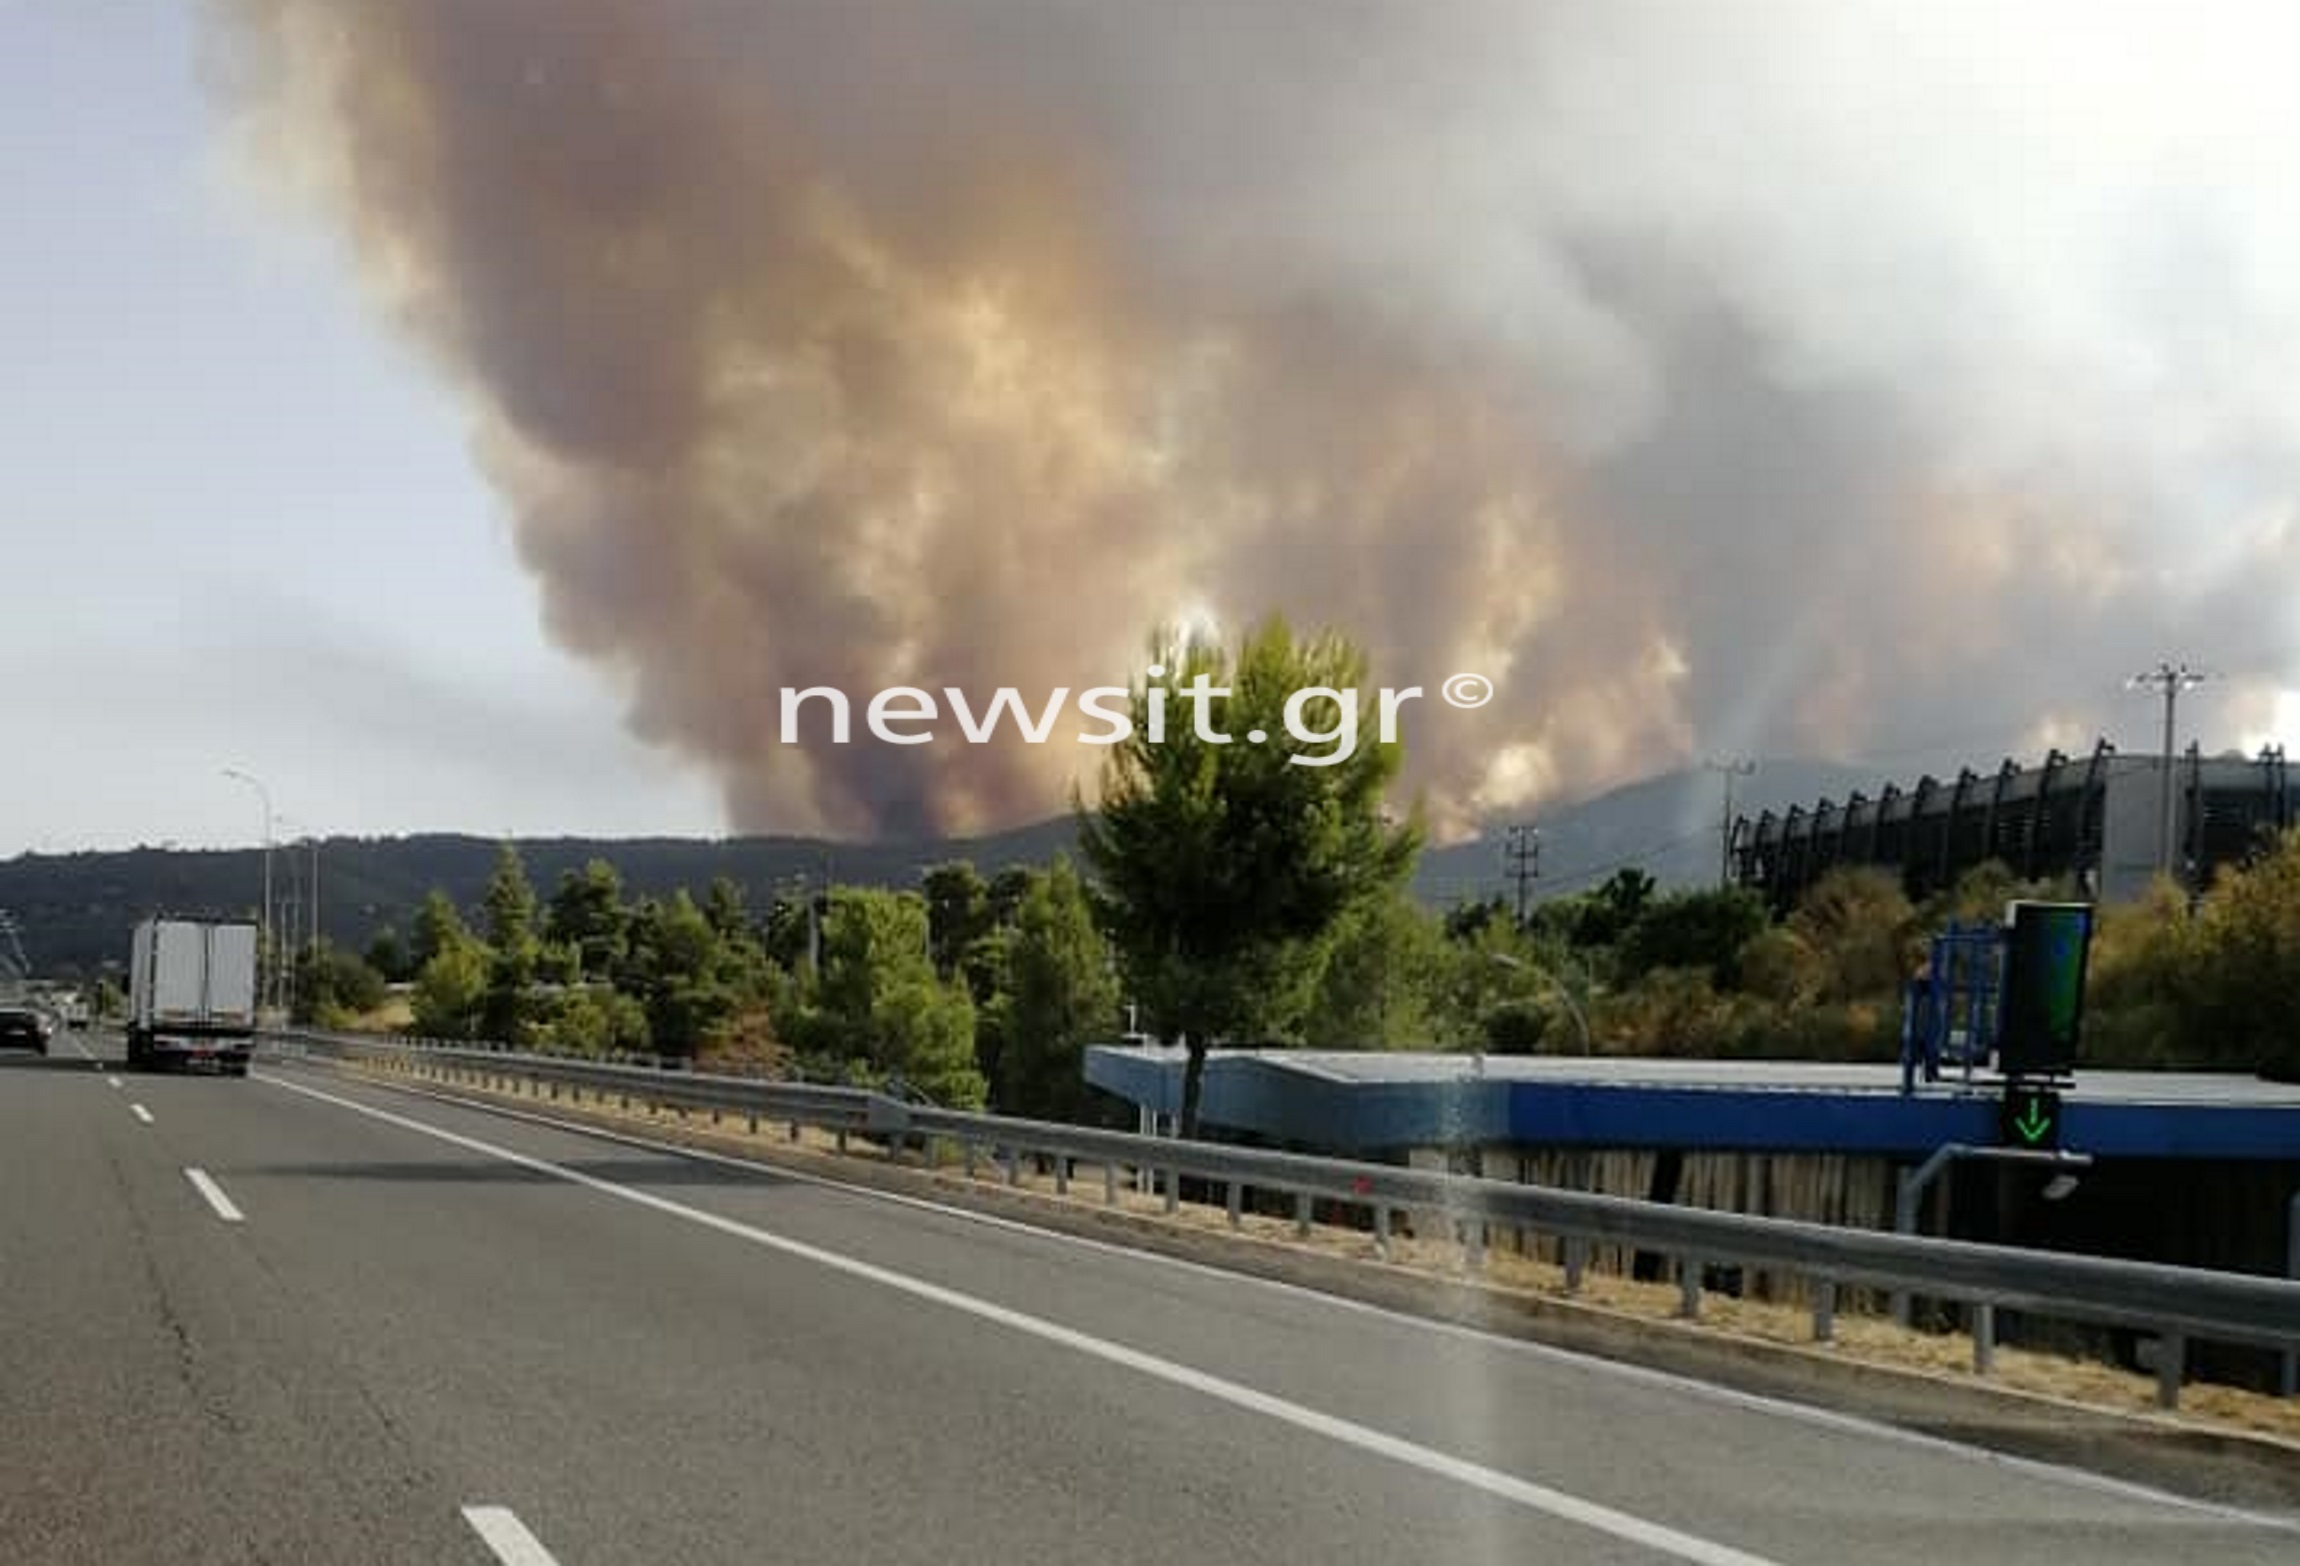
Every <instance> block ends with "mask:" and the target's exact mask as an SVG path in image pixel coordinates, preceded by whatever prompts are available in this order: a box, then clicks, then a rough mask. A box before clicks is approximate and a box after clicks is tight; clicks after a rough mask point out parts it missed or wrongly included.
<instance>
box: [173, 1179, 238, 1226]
mask: <svg viewBox="0 0 2300 1566" xmlns="http://www.w3.org/2000/svg"><path fill="white" fill-rule="evenodd" d="M184 1178H185V1179H187V1180H189V1181H191V1182H192V1189H193V1190H195V1191H197V1192H199V1193H200V1195H202V1196H204V1197H206V1198H207V1199H208V1205H209V1206H210V1207H213V1208H214V1209H215V1210H216V1216H217V1217H218V1218H221V1219H222V1220H223V1221H224V1222H226V1223H239V1222H241V1221H243V1220H244V1219H245V1218H246V1217H247V1215H246V1214H245V1213H243V1212H241V1211H240V1210H239V1209H238V1208H237V1207H234V1206H233V1205H232V1199H231V1198H230V1197H228V1196H226V1195H224V1189H223V1187H222V1186H220V1185H218V1184H216V1182H215V1181H213V1180H211V1179H209V1178H208V1172H207V1171H206V1170H205V1169H187V1170H185V1171H184Z"/></svg>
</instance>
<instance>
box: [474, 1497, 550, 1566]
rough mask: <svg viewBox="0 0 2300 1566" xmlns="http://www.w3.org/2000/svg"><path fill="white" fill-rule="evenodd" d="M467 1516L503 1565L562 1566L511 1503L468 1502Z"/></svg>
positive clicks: (475, 1531) (476, 1531) (475, 1530)
mask: <svg viewBox="0 0 2300 1566" xmlns="http://www.w3.org/2000/svg"><path fill="white" fill-rule="evenodd" d="M463 1520H464V1521H465V1522H467V1523H469V1524H471V1531H472V1532H473V1533H476V1534H478V1535H479V1537H480V1538H481V1540H483V1541H484V1542H485V1543H486V1545H487V1547H488V1548H489V1549H490V1550H493V1551H494V1552H495V1558H496V1559H497V1560H499V1561H501V1562H502V1563H503V1566H559V1563H558V1562H557V1561H555V1560H553V1559H552V1558H551V1552H550V1551H549V1550H547V1549H545V1548H543V1542H542V1541H541V1540H540V1539H538V1538H536V1537H535V1535H533V1534H532V1533H529V1532H528V1531H527V1525H526V1524H525V1523H523V1522H521V1521H520V1520H519V1519H518V1518H517V1517H516V1516H514V1515H513V1514H512V1511H511V1508H510V1507H508V1506H466V1507H465V1508H464V1509H463Z"/></svg>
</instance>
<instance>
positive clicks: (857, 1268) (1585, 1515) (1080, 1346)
mask: <svg viewBox="0 0 2300 1566" xmlns="http://www.w3.org/2000/svg"><path fill="white" fill-rule="evenodd" d="M266 1080H268V1081H270V1082H271V1083H272V1084H273V1085H274V1086H276V1087H282V1088H285V1089H287V1090H288V1091H289V1092H291V1093H301V1094H303V1095H304V1096H305V1097H307V1098H314V1099H318V1100H319V1101H321V1102H322V1103H328V1104H334V1105H337V1106H339V1107H341V1108H344V1109H348V1110H351V1111H352V1112H354V1113H355V1114H361V1115H366V1116H368V1117H370V1118H371V1119H375V1120H380V1121H382V1122H384V1123H385V1124H386V1125H395V1126H398V1127H400V1128H401V1129H402V1130H406V1131H413V1132H415V1133H416V1134H417V1135H419V1136H427V1137H430V1138H432V1139H433V1140H435V1141H440V1142H445V1143H447V1144H449V1145H450V1146H453V1147H460V1148H463V1149H465V1150H467V1151H469V1152H474V1153H481V1154H484V1155H485V1156H487V1157H489V1158H496V1159H500V1160H502V1161H503V1162H504V1163H507V1164H512V1165H515V1166H517V1167H519V1168H522V1169H532V1170H534V1171H535V1172H536V1173H538V1174H547V1175H552V1176H554V1177H556V1178H558V1179H561V1180H565V1181H567V1182H568V1183H569V1184H572V1185H580V1186H583V1187H586V1188H587V1189H589V1190H593V1191H597V1192H599V1193H600V1194H601V1195H604V1196H612V1197H616V1198H619V1199H620V1200H623V1201H626V1202H630V1203H632V1204H634V1205H636V1206H639V1207H646V1208H651V1209H652V1210H654V1211H656V1212H659V1213H664V1214H667V1215H668V1216H670V1217H673V1218H683V1219H685V1220H687V1221H688V1222H689V1223H694V1224H699V1225H701V1226H702V1227H704V1228H706V1229H712V1230H716V1231H717V1232H718V1233H720V1234H724V1235H729V1236H731V1237H733V1238H735V1239H738V1240H747V1241H749V1242H750V1243H751V1244H754V1245H759V1246H764V1247H765V1248H766V1249H768V1250H772V1251H780V1252H781V1253H783V1254H784V1255H786V1256H794V1257H797V1258H799V1259H800V1260H802V1261H809V1262H813V1263H815V1264H816V1265H818V1266H822V1267H828V1268H830V1269H831V1270H832V1271H834V1272H843V1273H845V1274H847V1275H848V1276H849V1277H853V1278H860V1279H863V1280H865V1281H866V1282H870V1283H876V1284H879V1285H880V1286H882V1287H884V1288H889V1289H893V1290H896V1291H897V1292H899V1293H903V1294H908V1295H910V1296H911V1297H912V1298H914V1299H920V1300H925V1301H927V1302H928V1303H930V1304H934V1305H940V1306H943V1307H944V1308H946V1309H949V1310H954V1311H959V1312H962V1313H964V1314H966V1315H969V1316H974V1317H976V1318H978V1319H980V1320H983V1321H988V1322H992V1323H995V1324H996V1325H998V1326H1002V1327H1007V1328H1011V1329H1012V1330H1014V1331H1016V1332H1022V1333H1026V1334H1028V1335H1029V1336H1031V1337H1035V1338H1039V1339H1042V1340H1043V1341H1045V1342H1048V1343H1053V1344H1056V1345H1058V1346H1060V1347H1062V1348H1067V1349H1071V1350H1074V1351H1075V1352H1077V1353H1080V1354H1085V1355H1088V1356H1090V1357H1091V1358H1095V1359H1099V1360H1103V1361H1105V1362H1107V1363H1109V1364H1113V1365H1119V1366H1122V1367H1124V1368H1126V1369H1128V1370H1132V1371H1136V1372H1138V1373H1140V1374H1142V1375H1145V1376H1149V1377H1152V1378H1153V1379H1155V1380H1159V1381H1164V1382H1167V1383H1169V1384H1170V1385H1173V1386H1178V1387H1183V1388H1186V1389H1188V1390H1190V1391H1193V1392H1197V1393H1200V1394H1202V1395H1204V1396H1206V1397H1209V1398H1212V1399H1213V1400H1215V1401H1216V1402H1221V1403H1228V1404H1230V1405H1231V1406H1232V1407H1234V1408H1242V1409H1245V1410H1247V1411H1248V1412H1250V1413H1256V1414H1262V1415H1265V1416H1267V1417H1268V1418H1271V1419H1275V1420H1279V1421H1281V1422H1282V1423H1285V1424H1289V1425H1293V1426H1294V1427H1296V1428H1297V1429H1301V1430H1307V1431H1309V1432H1311V1433H1312V1434H1314V1435H1321V1436H1325V1437H1326V1438H1328V1439H1329V1440H1333V1441H1337V1442H1339V1443H1341V1444H1342V1445H1345V1446H1352V1447H1356V1448H1357V1449H1358V1450H1360V1451H1363V1452H1370V1453H1372V1454H1374V1455H1375V1456H1378V1457H1386V1458H1389V1459H1391V1460H1392V1461H1394V1462H1398V1463H1402V1464H1404V1465H1406V1466H1407V1467H1409V1468H1416V1469H1419V1470H1421V1471H1422V1472H1423V1473H1427V1474H1434V1475H1436V1476H1438V1477H1439V1478H1443V1479H1451V1480H1454V1481H1455V1482H1457V1483H1459V1484H1463V1485H1467V1486H1469V1487H1470V1488H1472V1489H1476V1490H1482V1491H1484V1492H1485V1493H1486V1494H1488V1495H1491V1496H1495V1497H1498V1498H1499V1499H1502V1500H1505V1501H1512V1502H1515V1503H1516V1504H1518V1505H1520V1506H1524V1507H1527V1508H1529V1509H1531V1510H1534V1511H1538V1512H1544V1513H1546V1514H1548V1515H1549V1516H1552V1517H1556V1518H1560V1519H1562V1520H1564V1521H1566V1522H1571V1523H1578V1524H1579V1525H1581V1526H1582V1527H1585V1528H1590V1529H1593V1530H1595V1531H1597V1532H1599V1533H1606V1534H1611V1535H1612V1536H1613V1537H1614V1538H1617V1539H1623V1540H1626V1541H1628V1542H1629V1543H1632V1544H1637V1545H1642V1546H1643V1547H1645V1548H1647V1549H1650V1550H1654V1551H1658V1552H1659V1553H1661V1554H1664V1555H1672V1556H1675V1557H1676V1558H1677V1559H1679V1560H1683V1561H1692V1562H1695V1563H1696V1566H1778V1563H1776V1562H1773V1561H1769V1560H1767V1559H1766V1558H1765V1557H1764V1556H1761V1555H1751V1554H1748V1553H1746V1552H1745V1551H1741V1550H1736V1549H1734V1548H1732V1547H1731V1546H1729V1545H1724V1544H1718V1543H1716V1542H1714V1541H1712V1540H1709V1539H1703V1538H1700V1537H1698V1536H1696V1535H1693V1534H1689V1533H1681V1532H1679V1531H1678V1530H1676V1529H1674V1528H1670V1527H1666V1526H1664V1525H1662V1524H1660V1523H1656V1522H1648V1521H1647V1520H1646V1519H1644V1518H1642V1517H1636V1516H1632V1515H1631V1514H1629V1513H1627V1512H1619V1511H1615V1510H1614V1509H1613V1508H1611V1507H1609V1506H1601V1505H1599V1504H1598V1503H1596V1502H1594V1501H1585V1500H1583V1499H1581V1498H1580V1497H1579V1496H1574V1495H1567V1494H1566V1493H1564V1492H1563V1491H1561V1490H1552V1489H1550V1488H1548V1487H1547V1486H1546V1485H1539V1484H1535V1483H1533V1482H1532V1481H1531V1480H1527V1479H1520V1478H1519V1477H1517V1475H1515V1474H1508V1473H1503V1472H1501V1471H1500V1470H1499V1469H1494V1468H1487V1467H1485V1466H1483V1465H1482V1464H1478V1463H1472V1462H1469V1461H1467V1460H1466V1459H1463V1458H1459V1457H1455V1456H1452V1455H1451V1454H1449V1453H1445V1452H1440V1451H1437V1450H1435V1449H1434V1448H1431V1447H1426V1446H1423V1445H1421V1444H1419V1443H1418V1442H1414V1441H1408V1440H1405V1439H1403V1438H1402V1437H1399V1436H1393V1435H1389V1434H1387V1433H1385V1432H1383V1431H1380V1430H1375V1429H1373V1428H1371V1427H1370V1426H1367V1425H1361V1424H1358V1423H1356V1422H1355V1421H1352V1420H1348V1419H1341V1418H1337V1417H1336V1416H1334V1415H1332V1414H1322V1413H1320V1412H1318V1411H1317V1410H1316V1409H1314V1408H1306V1407H1304V1406H1303V1405H1301V1404H1299V1403H1294V1402H1289V1401H1288V1400H1286V1399H1285V1398H1281V1397H1274V1396H1272V1395H1271V1394H1269V1393H1267V1392H1259V1391H1256V1390H1255V1389H1254V1388H1252V1387H1249V1386H1243V1385H1241V1384H1239V1383H1238V1382H1235V1381H1229V1380H1225V1379H1223V1378H1222V1377H1220V1376H1215V1375H1210V1374H1208V1373H1207V1372H1205V1371H1202V1370H1196V1369H1193V1368H1192V1367H1190V1366H1188V1365H1182V1364H1177V1363H1176V1362H1174V1361H1173V1360H1169V1359H1161V1358H1159V1357H1158V1356H1157V1355H1155V1354H1146V1353H1143V1352H1142V1351H1141V1350H1139V1349H1131V1348H1128V1347H1126V1346H1125V1345H1124V1344H1122V1343H1113V1342H1110V1341H1109V1340H1108V1339H1105V1338H1098V1337H1095V1336H1093V1335H1092V1334H1090V1333H1085V1332H1079V1331H1077V1330H1075V1329H1073V1328H1070V1327H1065V1326H1063V1325H1061V1324H1060V1323H1058V1322H1052V1321H1048V1320H1046V1319H1044V1318H1043V1317H1039V1316H1031V1315H1027V1314H1025V1313H1024V1312H1022V1311H1018V1310H1012V1309H1009V1308H1008V1307H1006V1306H1004V1305H998V1304H994V1303H992V1302H991V1301H989V1300H985V1299H979V1298H977V1297H976V1296H974V1295H971V1294H962V1293H960V1292H959V1291H958V1290H956V1289H946V1288H944V1287H942V1286H941V1285H940V1284H936V1283H929V1282H927V1281H926V1280H924V1279H923V1278H914V1277H911V1276H909V1275H908V1274H907V1273H900V1272H895V1271H892V1270H891V1269H889V1268H885V1267H879V1266H875V1265H873V1264H872V1263H870V1262H865V1261H857V1260H856V1259H855V1258H853V1257H851V1256H842V1255H840V1254H839V1253H838V1252H836V1251H826V1250H823V1249H822V1248H821V1247H819V1246H814V1245H809V1244H807V1243H805V1242H804V1241H801V1240H793V1239H790V1238H787V1237H786V1236H783V1235H779V1234H775V1233H772V1232H770V1231H769V1230H766V1229H760V1228H755V1227H753V1226H752V1225H750V1224H746V1223H738V1222H736V1221H735V1220H734V1219H732V1218H724V1217H721V1216H720V1215H719V1214H717V1213H711V1212H705V1211H703V1210H702V1209H701V1208H699V1207H689V1206H687V1205H686V1204H684V1203H682V1202H674V1201H672V1200H670V1199H669V1198H667V1197H662V1196H657V1195H655V1194H654V1193H653V1192H651V1191H640V1190H635V1189H633V1188H632V1187H630V1186H627V1185H617V1184H616V1183H615V1182H614V1181H612V1180H602V1179H600V1178H598V1177H597V1176H595V1175H587V1174H583V1173H581V1172H580V1171H578V1170H574V1169H569V1168H567V1167H565V1166H564V1165H560V1164H555V1163H552V1162H550V1161H549V1160H548V1159H542V1158H530V1157H529V1156H527V1155H526V1154H525V1153H518V1152H514V1151H512V1150H511V1149H510V1148H507V1147H498V1146H496V1145H495V1144H494V1143H492V1142H482V1141H480V1140H479V1139H478V1138H476V1137H468V1136H463V1135H460V1134H458V1133H456V1132H453V1131H445V1130H442V1129H440V1128H439V1127H438V1126H433V1125H426V1124H425V1123H424V1122H422V1121H420V1120H411V1119H409V1118H408V1117H406V1116H404V1115H395V1114H392V1113H391V1112H390V1111H388V1110H383V1109H376V1108H374V1107H373V1106H371V1105H367V1104H362V1103H359V1102H357V1101H356V1100H353V1099H348V1098H339V1097H337V1096H336V1095H335V1094H333V1093H323V1092H321V1091H319V1090H318V1089H317V1088H309V1087H304V1086H302V1085H301V1084H299V1083H294V1082H286V1081H282V1080H281V1079H279V1078H277V1077H271V1078H267V1079H266Z"/></svg>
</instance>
